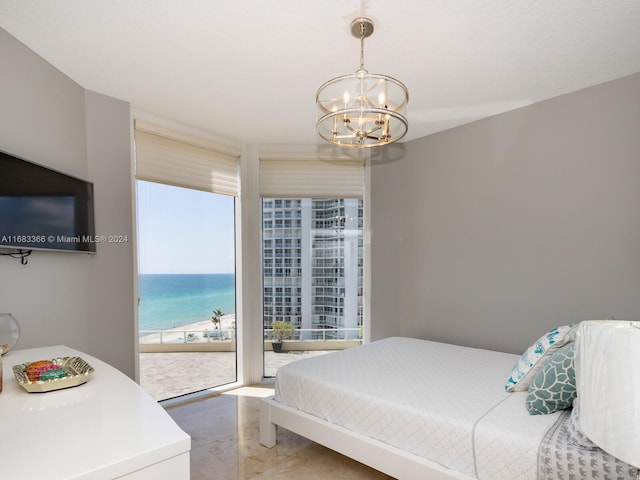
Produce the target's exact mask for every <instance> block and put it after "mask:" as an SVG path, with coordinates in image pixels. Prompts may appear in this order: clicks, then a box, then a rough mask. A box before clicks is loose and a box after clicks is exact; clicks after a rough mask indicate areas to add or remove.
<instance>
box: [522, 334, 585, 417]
mask: <svg viewBox="0 0 640 480" xmlns="http://www.w3.org/2000/svg"><path fill="white" fill-rule="evenodd" d="M573 357H574V343H573V342H572V343H570V344H568V345H565V346H564V347H562V348H561V349H560V350H558V351H557V352H556V353H554V354H553V355H552V356H551V358H549V360H548V361H547V362H546V363H545V364H544V366H543V367H542V368H541V369H540V370H539V371H538V374H537V375H536V378H534V379H533V382H531V385H530V386H529V394H528V395H527V400H526V406H527V410H528V411H529V413H530V414H531V415H540V414H542V415H546V414H548V413H553V412H557V411H559V410H566V409H567V408H569V407H570V406H571V404H572V403H573V400H574V399H575V398H576V372H575V369H574V366H573Z"/></svg>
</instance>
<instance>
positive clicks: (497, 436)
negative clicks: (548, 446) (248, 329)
mask: <svg viewBox="0 0 640 480" xmlns="http://www.w3.org/2000/svg"><path fill="white" fill-rule="evenodd" d="M517 359H518V356H517V355H512V354H507V353H501V352H494V351H489V350H481V349H475V348H468V347H461V346H457V345H449V344H444V343H437V342H430V341H427V340H419V339H413V338H401V337H393V338H387V339H384V340H380V341H377V342H372V343H370V344H367V345H362V346H359V347H356V348H352V349H349V350H343V351H339V352H334V353H330V354H327V355H324V356H319V357H313V358H308V359H304V360H300V361H298V362H294V363H291V364H289V365H286V366H284V367H281V368H280V369H279V370H278V373H277V378H276V385H275V399H276V401H278V402H280V403H282V404H284V405H287V406H289V407H293V408H296V409H299V410H302V411H304V412H306V413H309V414H311V415H314V416H316V417H319V418H321V419H324V420H326V421H328V422H331V423H334V424H337V425H340V426H342V427H345V428H347V429H350V430H352V431H355V432H358V433H361V434H363V435H366V436H368V437H371V438H374V439H376V440H379V441H382V442H385V443H387V444H389V445H392V446H394V447H397V448H400V449H402V450H405V451H407V452H410V453H412V454H414V455H417V456H420V457H423V458H426V459H428V460H431V461H434V462H437V463H439V464H441V465H443V466H445V467H447V468H450V469H453V470H456V471H458V472H461V473H464V474H466V475H469V476H470V477H476V478H482V479H491V480H500V479H505V480H507V479H508V480H512V479H513V478H519V479H532V480H533V479H535V478H536V471H537V456H538V447H539V445H540V442H541V440H542V439H543V437H544V435H545V434H546V432H547V431H548V430H549V429H550V428H551V427H552V426H553V424H554V423H555V421H556V420H557V418H558V414H551V415H536V416H531V415H529V413H528V412H527V410H526V408H525V396H526V392H516V393H507V392H505V390H504V382H505V378H507V377H508V375H509V372H510V371H511V368H512V367H513V365H514V363H515V362H516V360H517Z"/></svg>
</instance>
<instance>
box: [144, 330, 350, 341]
mask: <svg viewBox="0 0 640 480" xmlns="http://www.w3.org/2000/svg"><path fill="white" fill-rule="evenodd" d="M263 335H264V341H265V342H266V341H271V340H272V339H273V330H272V329H270V328H265V329H264V334H263ZM235 337H236V331H235V330H234V329H221V330H176V329H172V330H140V338H139V342H140V343H141V344H160V345H163V344H180V343H185V344H197V343H216V342H234V341H235ZM289 340H295V341H300V342H305V341H313V342H318V341H333V340H362V330H361V329H360V328H297V329H295V330H294V331H293V335H292V336H291V337H290V338H289Z"/></svg>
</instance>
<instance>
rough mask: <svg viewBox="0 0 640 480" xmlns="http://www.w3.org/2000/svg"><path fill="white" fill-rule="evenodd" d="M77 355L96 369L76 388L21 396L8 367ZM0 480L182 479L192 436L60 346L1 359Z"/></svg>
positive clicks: (113, 373) (129, 384) (144, 398)
mask: <svg viewBox="0 0 640 480" xmlns="http://www.w3.org/2000/svg"><path fill="white" fill-rule="evenodd" d="M66 356H79V357H82V358H83V359H84V360H86V361H87V362H88V363H89V364H90V365H91V366H92V367H94V369H95V373H94V374H93V376H92V377H91V379H90V380H89V381H88V382H87V383H85V384H83V385H80V386H77V387H73V388H69V389H65V390H58V391H53V392H47V393H27V391H26V390H24V389H23V388H22V387H21V386H20V385H19V384H18V382H17V381H16V379H15V377H14V375H13V369H12V367H13V365H17V364H20V363H24V362H32V361H37V360H44V359H50V358H56V357H66ZM2 360H3V389H2V393H0V478H2V479H3V480H4V479H6V480H32V479H33V480H42V479H47V480H58V479H60V480H62V479H65V480H66V479H91V480H102V479H104V480H107V479H109V480H110V479H115V478H123V479H127V480H164V479H166V480H188V479H189V452H190V450H191V438H190V437H189V436H188V435H187V434H186V433H184V432H183V431H182V430H181V429H180V428H179V427H178V426H177V425H176V423H175V422H174V421H173V419H172V418H171V417H170V416H169V415H168V414H167V413H166V412H165V411H164V409H163V408H162V407H161V406H160V405H159V404H158V403H157V402H156V401H155V400H154V399H153V398H152V397H151V396H150V395H149V394H147V393H146V392H145V391H144V390H143V389H142V388H140V386H139V385H138V384H136V383H135V382H134V381H132V380H131V379H130V378H129V377H127V376H126V375H124V374H123V373H121V372H120V371H118V370H116V369H115V368H113V367H111V366H110V365H108V364H106V363H104V362H102V361H100V360H98V359H97V358H94V357H92V356H90V355H87V354H85V353H82V352H79V351H77V350H73V349H71V348H68V347H65V346H52V347H44V348H33V349H25V350H12V351H10V352H8V353H7V354H5V355H4V356H3V357H2Z"/></svg>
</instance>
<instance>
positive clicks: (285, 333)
mask: <svg viewBox="0 0 640 480" xmlns="http://www.w3.org/2000/svg"><path fill="white" fill-rule="evenodd" d="M271 330H272V332H273V336H274V337H275V338H276V340H277V341H278V342H280V343H282V341H283V340H284V339H285V338H289V337H290V336H291V335H293V330H294V329H293V325H291V324H290V323H289V322H283V321H281V320H276V321H275V322H273V323H272V324H271Z"/></svg>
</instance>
